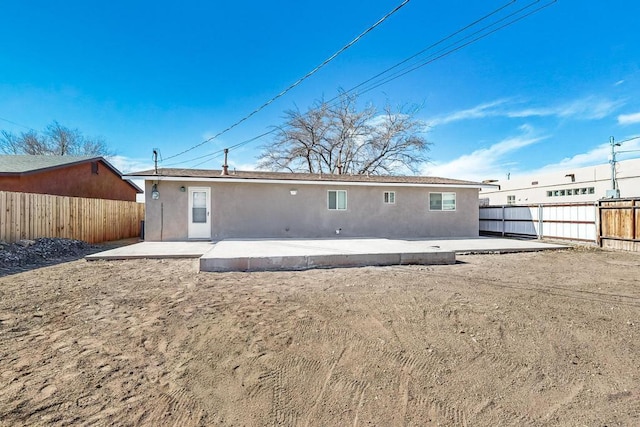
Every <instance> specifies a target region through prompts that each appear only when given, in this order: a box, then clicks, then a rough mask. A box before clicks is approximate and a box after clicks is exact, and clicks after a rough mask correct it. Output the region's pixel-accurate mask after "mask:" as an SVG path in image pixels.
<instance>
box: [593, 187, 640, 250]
mask: <svg viewBox="0 0 640 427" xmlns="http://www.w3.org/2000/svg"><path fill="white" fill-rule="evenodd" d="M598 212H599V217H600V238H599V242H600V246H602V247H603V248H610V249H623V250H628V251H637V252H638V251H640V199H617V200H601V201H600V202H599V203H598Z"/></svg>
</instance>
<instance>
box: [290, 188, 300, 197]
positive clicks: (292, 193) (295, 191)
mask: <svg viewBox="0 0 640 427" xmlns="http://www.w3.org/2000/svg"><path fill="white" fill-rule="evenodd" d="M289 194H291V195H292V196H295V195H296V194H298V190H296V189H295V188H292V189H291V190H289Z"/></svg>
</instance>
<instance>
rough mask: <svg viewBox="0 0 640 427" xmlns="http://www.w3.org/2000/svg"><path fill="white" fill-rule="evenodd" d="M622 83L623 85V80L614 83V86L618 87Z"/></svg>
mask: <svg viewBox="0 0 640 427" xmlns="http://www.w3.org/2000/svg"><path fill="white" fill-rule="evenodd" d="M623 83H624V80H618V81H617V82H615V84H614V86H620V85H621V84H623Z"/></svg>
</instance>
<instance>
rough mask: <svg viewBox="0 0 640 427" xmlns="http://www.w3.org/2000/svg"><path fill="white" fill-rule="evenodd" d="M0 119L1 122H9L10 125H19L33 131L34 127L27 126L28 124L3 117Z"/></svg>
mask: <svg viewBox="0 0 640 427" xmlns="http://www.w3.org/2000/svg"><path fill="white" fill-rule="evenodd" d="M0 120H2V121H3V122H7V123H11V124H12V125H16V126H20V127H21V128H25V129H29V130H32V131H35V129H33V128H31V127H29V126H25V125H21V124H20V123H16V122H14V121H11V120H9V119H5V118H3V117H0Z"/></svg>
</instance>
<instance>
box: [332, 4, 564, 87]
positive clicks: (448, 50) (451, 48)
mask: <svg viewBox="0 0 640 427" xmlns="http://www.w3.org/2000/svg"><path fill="white" fill-rule="evenodd" d="M556 1H557V0H553V1H551V2H549V3H546V4H544V5H542V6H540V7H538V8H537V9H534V10H532V11H530V12H528V13H526V14H524V15H521V16H519V17H517V18H515V19H513V20H511V21H509V22H507V23H505V24H503V25H501V26H499V27H497V28H494V29H493V30H491V31H488V32H485V33H484V34H481V33H482V32H483V31H486V30H487V29H489V28H491V27H494V26H495V25H497V24H499V23H500V22H503V21H505V20H507V19H509V18H511V17H513V16H516V15H518V14H520V13H521V12H523V11H524V10H526V9H528V8H530V7H532V6H533V5H534V4H536V3H539V2H540V0H536V1H534V2H533V3H530V4H528V5H526V6H524V7H522V8H521V9H518V10H517V11H515V12H513V13H511V14H509V15H507V16H505V17H503V18H501V19H499V20H498V21H496V22H493V23H492V24H490V25H487V26H485V27H483V28H482V29H480V30H478V31H475V32H474V33H471V34H469V35H467V36H465V37H463V38H462V39H460V40H458V41H456V42H454V43H452V44H450V45H448V46H447V47H445V48H443V49H440V50H439V51H437V52H434V53H432V54H431V55H429V56H428V57H426V58H424V59H422V60H421V62H415V63H413V64H411V65H409V66H407V67H404V68H402V69H401V70H399V71H396V72H395V73H393V74H391V75H390V76H387V77H386V78H385V79H383V80H379V81H378V82H376V83H374V84H373V85H371V86H369V87H366V88H365V89H364V90H362V91H359V92H358V94H363V93H367V92H369V91H371V90H373V89H376V88H378V87H380V86H382V85H384V84H387V83H389V82H392V81H393V80H396V79H398V78H400V77H402V76H404V75H406V74H408V73H410V72H413V71H415V70H417V69H419V68H422V67H424V66H426V65H428V64H431V63H433V62H435V61H437V60H439V59H442V58H444V57H446V56H448V55H450V54H452V53H454V52H456V51H458V50H461V49H463V48H465V47H467V46H469V45H471V44H473V43H475V42H477V41H479V40H482V39H484V38H485V37H488V36H490V35H491V34H494V33H496V32H498V31H500V30H502V29H504V28H506V27H508V26H510V25H513V24H515V23H516V22H518V21H521V20H522V19H525V18H527V17H529V16H531V15H533V14H535V13H537V12H539V11H541V10H543V9H545V8H547V7H549V6H551V5H552V4H554V3H556ZM478 34H480V35H478ZM475 35H478V36H477V37H475V38H472V37H473V36H475ZM469 38H472V39H471V40H470V41H468V42H466V43H463V44H460V43H461V42H463V41H464V40H467V39H469ZM393 68H395V66H394V67H391V68H390V69H393ZM390 69H389V70H390ZM360 86H362V85H359V86H358V87H360ZM334 99H336V98H334Z"/></svg>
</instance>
